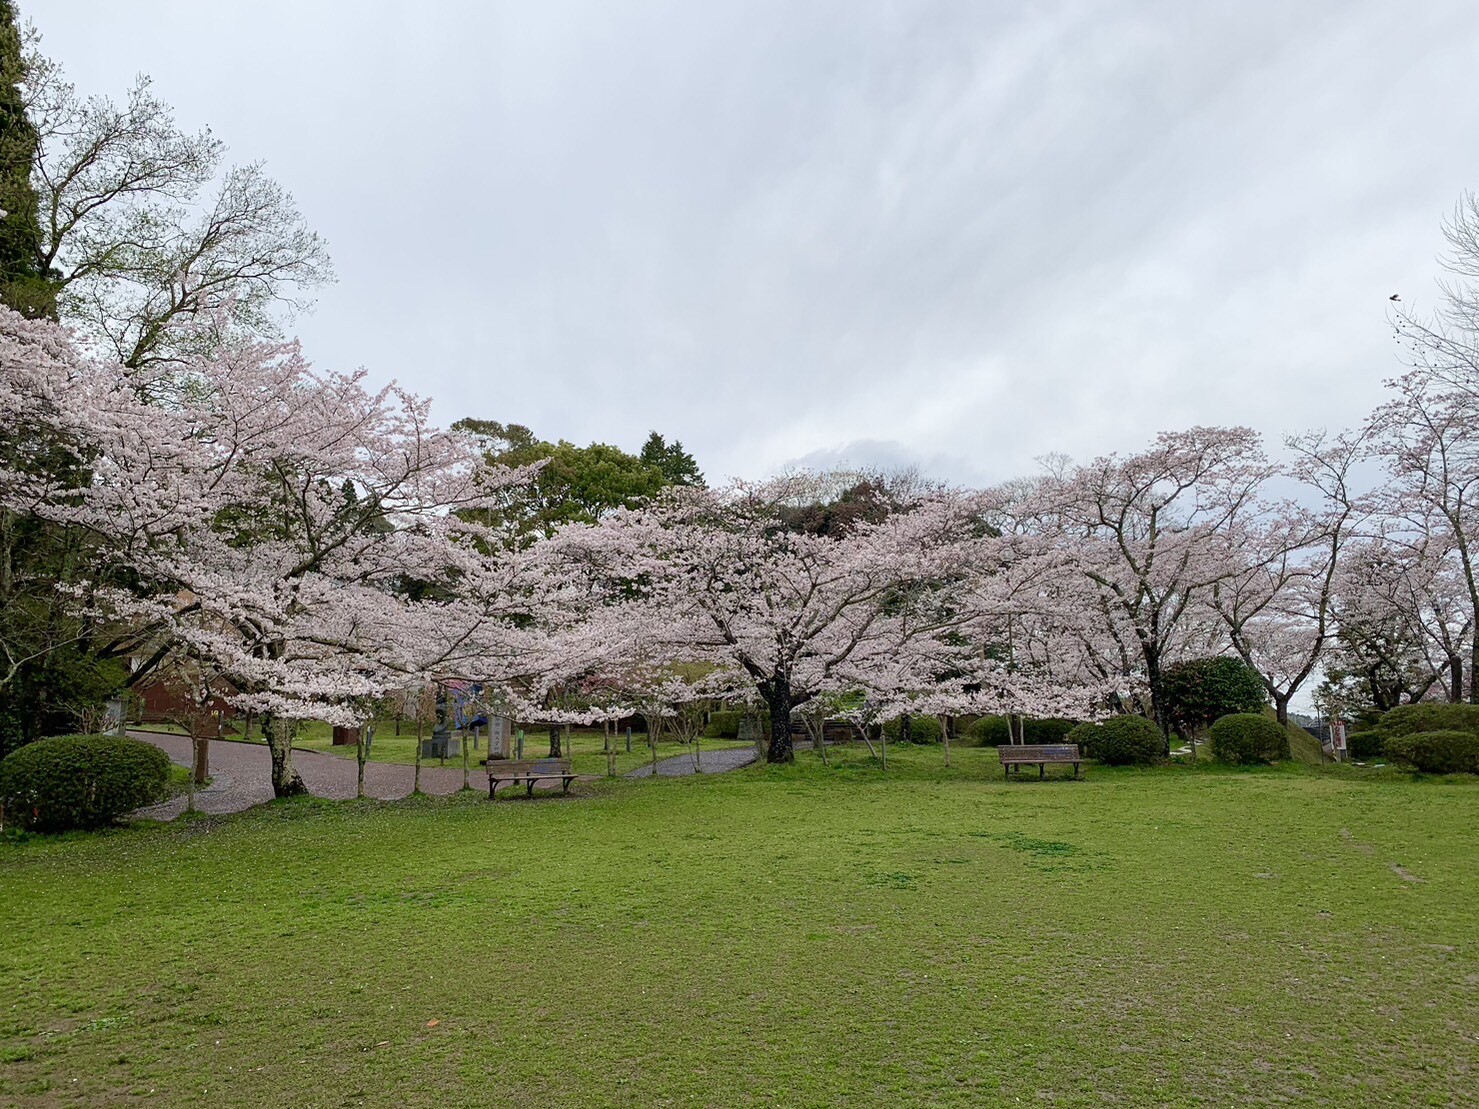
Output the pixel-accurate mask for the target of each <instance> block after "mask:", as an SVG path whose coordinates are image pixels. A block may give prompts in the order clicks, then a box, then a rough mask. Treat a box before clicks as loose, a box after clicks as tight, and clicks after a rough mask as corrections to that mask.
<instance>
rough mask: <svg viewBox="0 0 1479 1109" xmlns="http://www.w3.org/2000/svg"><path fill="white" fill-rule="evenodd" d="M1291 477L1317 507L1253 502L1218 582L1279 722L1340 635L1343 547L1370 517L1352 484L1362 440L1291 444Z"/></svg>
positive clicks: (1234, 533)
mask: <svg viewBox="0 0 1479 1109" xmlns="http://www.w3.org/2000/svg"><path fill="white" fill-rule="evenodd" d="M1288 447H1289V449H1290V451H1291V453H1292V456H1293V459H1292V464H1291V466H1290V474H1291V476H1293V477H1295V478H1297V479H1298V480H1299V481H1301V482H1302V483H1303V486H1304V490H1305V491H1306V492H1307V493H1312V494H1313V500H1314V502H1315V503H1314V504H1313V505H1309V504H1305V503H1301V502H1300V501H1299V500H1290V501H1287V502H1285V503H1283V504H1280V505H1262V506H1255V507H1256V509H1257V510H1256V511H1250V512H1248V513H1247V514H1246V515H1244V516H1243V517H1242V518H1238V519H1233V520H1230V521H1229V522H1228V540H1229V544H1228V545H1229V550H1230V552H1231V556H1232V558H1233V560H1234V563H1235V566H1236V569H1235V572H1234V573H1232V574H1230V575H1229V576H1227V577H1226V578H1224V579H1222V580H1220V581H1217V582H1214V583H1213V586H1212V593H1211V598H1212V606H1213V608H1215V609H1216V611H1217V613H1218V615H1219V616H1221V617H1222V620H1223V622H1224V624H1225V625H1226V630H1227V635H1228V638H1229V640H1230V641H1231V645H1232V647H1233V650H1234V651H1236V652H1237V654H1238V655H1239V656H1241V657H1242V659H1243V661H1244V662H1246V663H1247V664H1248V665H1249V667H1251V668H1252V669H1253V671H1254V672H1255V673H1256V674H1258V676H1259V678H1260V679H1261V680H1262V682H1263V686H1264V689H1265V690H1266V691H1267V693H1268V695H1269V697H1270V698H1271V699H1272V700H1273V703H1274V711H1275V713H1276V714H1277V716H1278V719H1279V723H1281V724H1287V723H1288V720H1289V702H1290V700H1291V699H1292V698H1293V696H1294V694H1295V693H1296V692H1297V691H1298V690H1299V689H1300V688H1301V686H1303V685H1304V683H1305V682H1306V681H1307V680H1308V679H1309V677H1310V676H1311V674H1313V673H1314V672H1315V671H1316V668H1317V666H1318V665H1319V662H1320V659H1321V657H1322V655H1323V654H1324V652H1325V650H1326V648H1327V647H1328V646H1329V645H1330V642H1331V640H1332V639H1333V638H1334V637H1335V633H1336V623H1335V611H1334V604H1335V589H1336V584H1337V582H1338V581H1339V570H1340V559H1341V556H1342V553H1343V551H1344V549H1345V546H1346V544H1347V543H1348V542H1349V541H1350V539H1351V538H1352V536H1353V534H1356V533H1357V532H1358V531H1359V529H1360V528H1361V527H1362V525H1363V524H1364V523H1365V521H1366V519H1367V517H1368V516H1369V509H1368V508H1367V506H1366V505H1365V503H1364V500H1363V498H1361V497H1360V496H1359V495H1358V493H1357V491H1356V490H1354V489H1353V487H1352V471H1353V469H1354V468H1355V466H1356V465H1357V463H1358V462H1359V461H1360V460H1361V458H1362V456H1363V453H1364V450H1365V445H1364V443H1363V442H1362V440H1361V438H1360V437H1359V436H1356V435H1349V434H1346V435H1339V436H1334V437H1331V436H1327V435H1326V434H1324V433H1323V432H1321V433H1310V434H1306V435H1301V436H1294V437H1292V438H1291V439H1290V440H1289V441H1288Z"/></svg>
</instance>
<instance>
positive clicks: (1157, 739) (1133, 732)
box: [1063, 716, 1166, 766]
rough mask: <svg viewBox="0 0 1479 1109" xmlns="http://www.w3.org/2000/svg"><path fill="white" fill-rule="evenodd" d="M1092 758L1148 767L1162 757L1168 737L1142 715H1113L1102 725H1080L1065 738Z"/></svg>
mask: <svg viewBox="0 0 1479 1109" xmlns="http://www.w3.org/2000/svg"><path fill="white" fill-rule="evenodd" d="M1063 742H1064V743H1076V744H1078V746H1079V749H1080V750H1081V751H1083V753H1084V754H1085V755H1087V756H1088V757H1089V758H1091V759H1095V760H1096V761H1098V762H1102V763H1107V764H1108V765H1110V766H1131V765H1137V766H1145V765H1147V764H1149V763H1152V762H1155V760H1156V759H1158V758H1160V757H1161V755H1162V754H1163V753H1164V752H1165V749H1166V737H1165V736H1163V735H1161V730H1160V729H1159V728H1157V727H1156V726H1155V725H1154V724H1152V723H1151V722H1150V721H1149V720H1147V719H1145V717H1143V716H1111V717H1110V718H1109V719H1108V720H1105V721H1103V722H1102V723H1099V724H1079V725H1078V726H1077V727H1075V728H1073V729H1072V730H1071V731H1069V732H1068V733H1067V735H1065V736H1064V737H1063Z"/></svg>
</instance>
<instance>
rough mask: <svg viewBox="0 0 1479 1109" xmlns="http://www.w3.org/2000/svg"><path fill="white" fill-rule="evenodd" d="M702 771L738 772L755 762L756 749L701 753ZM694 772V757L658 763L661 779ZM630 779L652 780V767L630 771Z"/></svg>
mask: <svg viewBox="0 0 1479 1109" xmlns="http://www.w3.org/2000/svg"><path fill="white" fill-rule="evenodd" d="M698 761H699V765H700V766H701V767H702V770H701V771H700V772H701V773H703V774H723V773H724V772H725V771H726V770H738V769H739V768H740V767H742V766H749V765H750V764H751V763H752V762H754V761H755V748H753V747H725V748H720V749H717V750H713V751H701V752H700V753H699V760H698ZM693 772H694V771H693V756H692V755H674V756H672V757H671V758H666V759H659V760H658V762H657V776H658V777H659V778H685V777H687V776H688V775H689V774H692V773H693ZM626 776H627V777H628V778H650V777H652V765H651V764H650V763H649V764H648V765H647V766H639V767H638V768H637V769H636V770H629V771H628V772H627V775H626Z"/></svg>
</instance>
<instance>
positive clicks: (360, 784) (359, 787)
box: [354, 726, 368, 801]
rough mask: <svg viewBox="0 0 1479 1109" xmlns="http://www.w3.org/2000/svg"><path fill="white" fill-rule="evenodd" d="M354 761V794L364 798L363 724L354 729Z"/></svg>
mask: <svg viewBox="0 0 1479 1109" xmlns="http://www.w3.org/2000/svg"><path fill="white" fill-rule="evenodd" d="M354 734H355V737H356V738H355V744H354V761H355V762H356V763H357V764H358V765H357V766H356V768H355V785H354V796H355V797H356V798H358V799H359V800H361V801H363V800H364V799H365V756H366V755H367V754H368V752H367V751H366V750H365V729H364V727H363V726H361V727H359V728H356V729H355V733H354Z"/></svg>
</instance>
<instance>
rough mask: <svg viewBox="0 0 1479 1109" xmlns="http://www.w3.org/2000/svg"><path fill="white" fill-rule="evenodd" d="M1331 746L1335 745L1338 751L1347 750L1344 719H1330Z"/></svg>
mask: <svg viewBox="0 0 1479 1109" xmlns="http://www.w3.org/2000/svg"><path fill="white" fill-rule="evenodd" d="M1330 746H1332V747H1334V748H1335V750H1336V751H1344V750H1345V721H1344V720H1332V721H1330Z"/></svg>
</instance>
